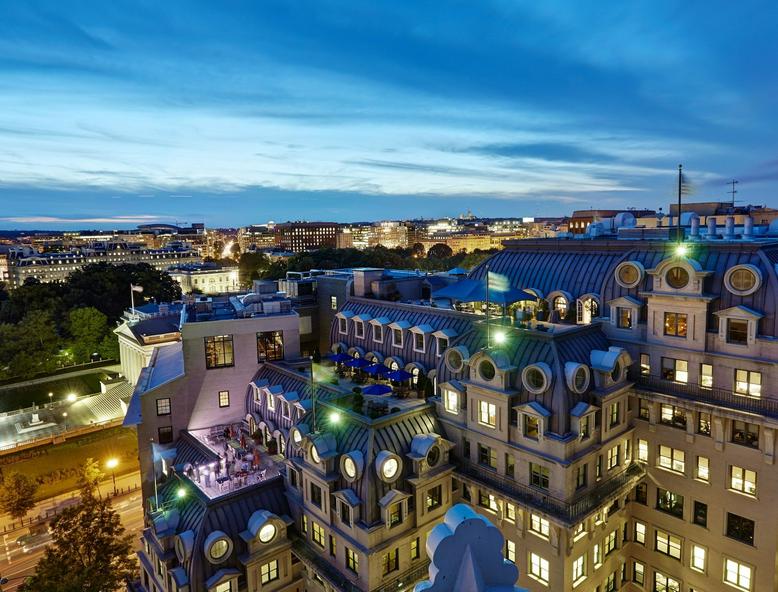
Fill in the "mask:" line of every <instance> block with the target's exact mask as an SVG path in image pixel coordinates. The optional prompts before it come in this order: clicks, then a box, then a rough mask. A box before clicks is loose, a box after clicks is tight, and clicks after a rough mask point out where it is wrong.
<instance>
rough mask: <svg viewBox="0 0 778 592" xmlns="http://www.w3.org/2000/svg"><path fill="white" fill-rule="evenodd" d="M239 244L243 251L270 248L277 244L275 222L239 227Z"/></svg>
mask: <svg viewBox="0 0 778 592" xmlns="http://www.w3.org/2000/svg"><path fill="white" fill-rule="evenodd" d="M238 244H239V245H240V251H241V253H245V252H247V251H259V250H262V249H269V248H272V247H274V246H275V245H276V235H275V232H273V224H272V223H268V224H261V225H251V226H244V227H241V228H238Z"/></svg>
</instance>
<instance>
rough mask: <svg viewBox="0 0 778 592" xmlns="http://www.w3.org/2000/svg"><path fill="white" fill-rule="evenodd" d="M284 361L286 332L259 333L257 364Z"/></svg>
mask: <svg viewBox="0 0 778 592" xmlns="http://www.w3.org/2000/svg"><path fill="white" fill-rule="evenodd" d="M283 359H284V332H283V331H261V332H260V333H257V362H271V361H278V360H283Z"/></svg>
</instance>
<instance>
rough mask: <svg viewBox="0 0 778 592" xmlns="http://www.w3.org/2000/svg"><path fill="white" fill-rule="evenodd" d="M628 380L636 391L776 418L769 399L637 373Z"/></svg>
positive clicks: (776, 407) (777, 413)
mask: <svg viewBox="0 0 778 592" xmlns="http://www.w3.org/2000/svg"><path fill="white" fill-rule="evenodd" d="M630 380H632V381H633V382H634V383H635V387H634V388H635V390H637V391H641V392H648V393H660V394H666V395H673V396H674V397H678V398H680V399H686V400H689V401H696V402H699V403H707V404H709V405H717V406H719V407H726V408H728V409H734V410H735V411H746V412H748V413H755V414H757V415H764V416H766V417H772V418H778V401H774V400H771V399H763V398H760V397H749V396H746V395H738V394H736V393H734V392H732V391H728V390H724V389H718V388H703V387H701V386H700V385H698V384H684V383H681V382H675V381H672V380H666V379H664V378H659V377H658V376H646V375H642V374H638V373H634V374H633V375H631V376H630Z"/></svg>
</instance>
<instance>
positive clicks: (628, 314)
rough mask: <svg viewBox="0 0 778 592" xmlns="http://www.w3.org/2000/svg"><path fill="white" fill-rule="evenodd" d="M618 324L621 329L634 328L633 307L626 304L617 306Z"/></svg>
mask: <svg viewBox="0 0 778 592" xmlns="http://www.w3.org/2000/svg"><path fill="white" fill-rule="evenodd" d="M616 326H617V327H618V328H619V329H632V309H631V308H627V307H626V306H619V307H617V308H616Z"/></svg>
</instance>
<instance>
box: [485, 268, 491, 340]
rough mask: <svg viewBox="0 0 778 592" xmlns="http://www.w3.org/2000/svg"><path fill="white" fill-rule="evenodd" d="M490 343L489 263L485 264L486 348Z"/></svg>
mask: <svg viewBox="0 0 778 592" xmlns="http://www.w3.org/2000/svg"><path fill="white" fill-rule="evenodd" d="M491 346H492V344H491V333H490V331H489V264H488V263H487V264H486V349H489V348H490V347H491Z"/></svg>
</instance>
